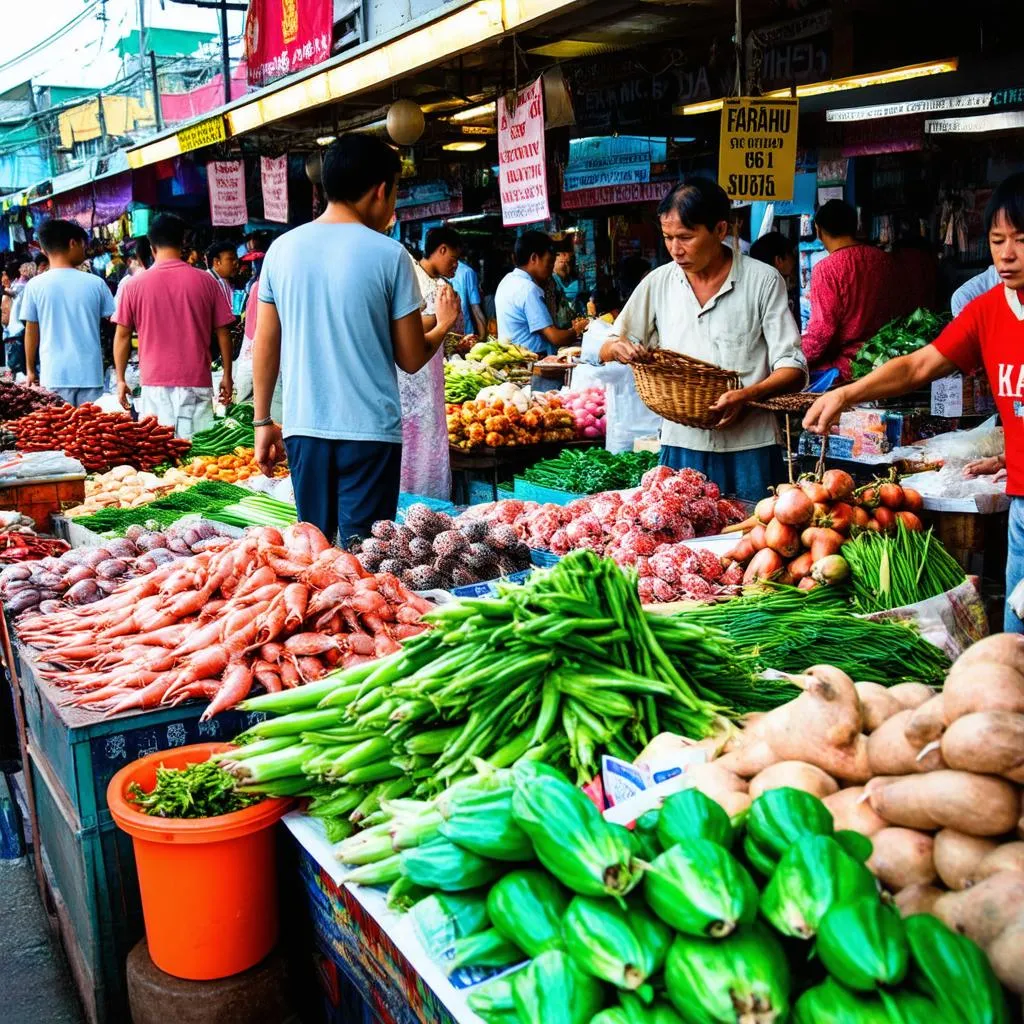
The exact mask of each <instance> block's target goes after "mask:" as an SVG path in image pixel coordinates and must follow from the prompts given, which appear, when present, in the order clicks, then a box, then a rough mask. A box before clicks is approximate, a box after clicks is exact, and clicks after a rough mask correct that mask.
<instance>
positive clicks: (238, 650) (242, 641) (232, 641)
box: [224, 619, 259, 658]
mask: <svg viewBox="0 0 1024 1024" xmlns="http://www.w3.org/2000/svg"><path fill="white" fill-rule="evenodd" d="M258 629H259V626H257V624H256V620H255V619H250V620H249V621H248V622H247V623H246V624H245V625H244V626H241V627H240V628H239V629H238V630H236V631H235V632H234V633H233V634H232V635H231V636H230V637H228V638H227V639H226V640H225V641H224V647H225V649H226V650H227V652H228V655H229V657H231V658H240V657H241V656H242V655H243V654H245V653H246V652H247V651H249V650H251V649H252V647H253V646H254V645H253V640H255V639H256V631H257V630H258Z"/></svg>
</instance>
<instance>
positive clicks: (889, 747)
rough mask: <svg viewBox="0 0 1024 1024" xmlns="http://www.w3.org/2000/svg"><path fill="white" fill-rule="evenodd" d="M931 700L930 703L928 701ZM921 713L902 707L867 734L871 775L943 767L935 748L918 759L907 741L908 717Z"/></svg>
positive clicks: (916, 750)
mask: <svg viewBox="0 0 1024 1024" xmlns="http://www.w3.org/2000/svg"><path fill="white" fill-rule="evenodd" d="M929 703H930V702H929ZM919 713H920V709H918V710H917V711H912V710H911V709H910V708H905V709H903V710H902V711H898V712H897V713H896V714H895V715H893V716H892V717H891V718H889V719H888V720H887V721H885V722H883V723H882V724H881V725H880V726H879V727H878V728H877V729H876V730H875V731H874V732H873V733H872V734H871V735H870V736H869V737H868V764H869V765H870V766H871V774H872V775H912V774H916V773H917V772H930V771H935V770H936V769H938V768H942V767H944V765H943V762H942V755H941V754H940V753H939V751H938V750H932V751H929V752H928V754H927V755H926V756H925V757H923V758H921V760H918V749H917V748H916V747H914V746H912V745H911V744H910V743H909V742H908V741H907V735H906V730H907V726H908V725H909V723H910V721H911V719H912V718H913V717H914V716H915V715H917V714H919Z"/></svg>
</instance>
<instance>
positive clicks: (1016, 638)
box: [953, 633, 1024, 672]
mask: <svg viewBox="0 0 1024 1024" xmlns="http://www.w3.org/2000/svg"><path fill="white" fill-rule="evenodd" d="M982 664H983V665H986V666H988V665H1006V666H1007V667H1009V668H1015V669H1017V671H1018V672H1024V636H1021V635H1020V634H1017V633H993V634H992V635H991V636H987V637H985V638H984V639H983V640H979V641H978V642H977V643H976V644H971V646H970V647H968V648H967V650H966V651H964V653H963V654H961V655H960V657H959V658H957V659H956V661H955V662H953V669H954V671H955V670H956V669H960V668H969V667H974V666H977V665H982Z"/></svg>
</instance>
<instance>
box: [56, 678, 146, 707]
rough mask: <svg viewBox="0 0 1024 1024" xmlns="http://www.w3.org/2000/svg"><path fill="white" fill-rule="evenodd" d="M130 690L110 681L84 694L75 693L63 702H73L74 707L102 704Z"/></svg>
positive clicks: (122, 695)
mask: <svg viewBox="0 0 1024 1024" xmlns="http://www.w3.org/2000/svg"><path fill="white" fill-rule="evenodd" d="M131 692H132V689H131V687H128V686H115V685H114V684H113V683H110V684H109V685H107V686H102V687H100V688H99V689H98V690H92V691H90V692H89V693H87V694H85V695H84V696H83V695H81V694H76V695H75V696H73V697H72V698H71V699H70V700H68V701H66V702H65V703H67V704H73V705H75V706H76V707H80V706H84V705H87V704H103V703H105V702H106V701H108V700H114V699H119V698H121V697H124V696H126V695H127V694H129V693H131Z"/></svg>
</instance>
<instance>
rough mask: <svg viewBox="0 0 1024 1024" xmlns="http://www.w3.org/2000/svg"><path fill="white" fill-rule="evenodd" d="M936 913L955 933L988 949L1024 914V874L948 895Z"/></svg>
mask: <svg viewBox="0 0 1024 1024" xmlns="http://www.w3.org/2000/svg"><path fill="white" fill-rule="evenodd" d="M934 913H935V916H936V917H939V918H941V919H942V920H943V921H945V922H946V924H948V925H949V927H950V928H952V929H953V931H955V932H959V933H960V934H961V935H966V936H967V938H969V939H971V940H972V941H973V942H976V943H977V944H978V945H979V946H987V945H988V944H989V943H990V942H992V940H993V939H995V938H996V937H997V936H998V935H999V933H1000V932H1001V931H1002V930H1003V929H1004V928H1005V927H1006V926H1007V925H1009V924H1011V923H1013V922H1015V921H1018V920H1020V919H1021V916H1022V914H1024V873H1022V872H1020V871H1000V872H997V873H996V874H994V875H990V876H989V877H988V878H986V879H983V880H982V881H980V882H978V884H977V885H972V886H971V887H970V888H969V889H964V890H963V892H947V893H946V894H945V895H944V896H942V897H940V898H939V899H937V900H936V901H935V908H934ZM1018 952H1019V951H1018Z"/></svg>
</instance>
